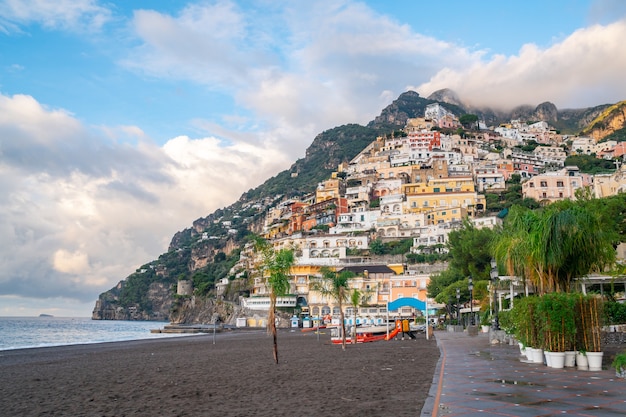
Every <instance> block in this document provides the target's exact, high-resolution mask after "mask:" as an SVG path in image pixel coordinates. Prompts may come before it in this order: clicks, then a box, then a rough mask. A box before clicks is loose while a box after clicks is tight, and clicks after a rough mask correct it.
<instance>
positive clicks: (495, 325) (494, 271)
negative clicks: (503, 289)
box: [489, 259, 500, 330]
mask: <svg viewBox="0 0 626 417" xmlns="http://www.w3.org/2000/svg"><path fill="white" fill-rule="evenodd" d="M489 276H490V277H491V286H492V287H493V312H494V313H493V322H492V323H491V327H492V329H493V330H500V320H499V319H498V299H497V298H498V289H497V287H496V284H497V282H498V263H497V262H496V260H495V259H492V260H491V271H490V272H489Z"/></svg>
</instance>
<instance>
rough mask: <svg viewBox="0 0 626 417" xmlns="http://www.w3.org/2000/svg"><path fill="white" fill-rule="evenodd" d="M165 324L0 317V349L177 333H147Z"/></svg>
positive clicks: (158, 336)
mask: <svg viewBox="0 0 626 417" xmlns="http://www.w3.org/2000/svg"><path fill="white" fill-rule="evenodd" d="M165 324H168V323H163V322H154V321H112V320H91V319H90V318H76V317H70V318H63V317H0V350H8V349H21V348H32V347H42V346H61V345H76V344H85V343H99V342H115V341H122V340H137V339H155V338H163V337H173V336H180V335H176V334H160V333H150V329H159V328H163V326H164V325H165Z"/></svg>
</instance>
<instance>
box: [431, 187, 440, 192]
mask: <svg viewBox="0 0 626 417" xmlns="http://www.w3.org/2000/svg"><path fill="white" fill-rule="evenodd" d="M440 190H441V189H440V188H439V187H435V188H433V192H435V193H438V192H440Z"/></svg>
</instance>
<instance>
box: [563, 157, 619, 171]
mask: <svg viewBox="0 0 626 417" xmlns="http://www.w3.org/2000/svg"><path fill="white" fill-rule="evenodd" d="M565 165H566V166H569V165H575V166H577V167H578V168H579V169H580V172H584V173H587V174H603V173H608V172H613V171H615V164H614V163H613V161H608V160H606V159H600V158H596V157H595V156H592V155H584V154H582V155H570V156H568V157H567V158H565Z"/></svg>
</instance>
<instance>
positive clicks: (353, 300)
mask: <svg viewBox="0 0 626 417" xmlns="http://www.w3.org/2000/svg"><path fill="white" fill-rule="evenodd" d="M350 305H351V306H352V317H353V318H354V321H353V323H354V326H353V327H352V344H353V345H354V344H355V343H356V313H357V310H358V309H359V306H360V305H361V291H359V290H358V289H356V288H354V289H352V292H351V293H350Z"/></svg>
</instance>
